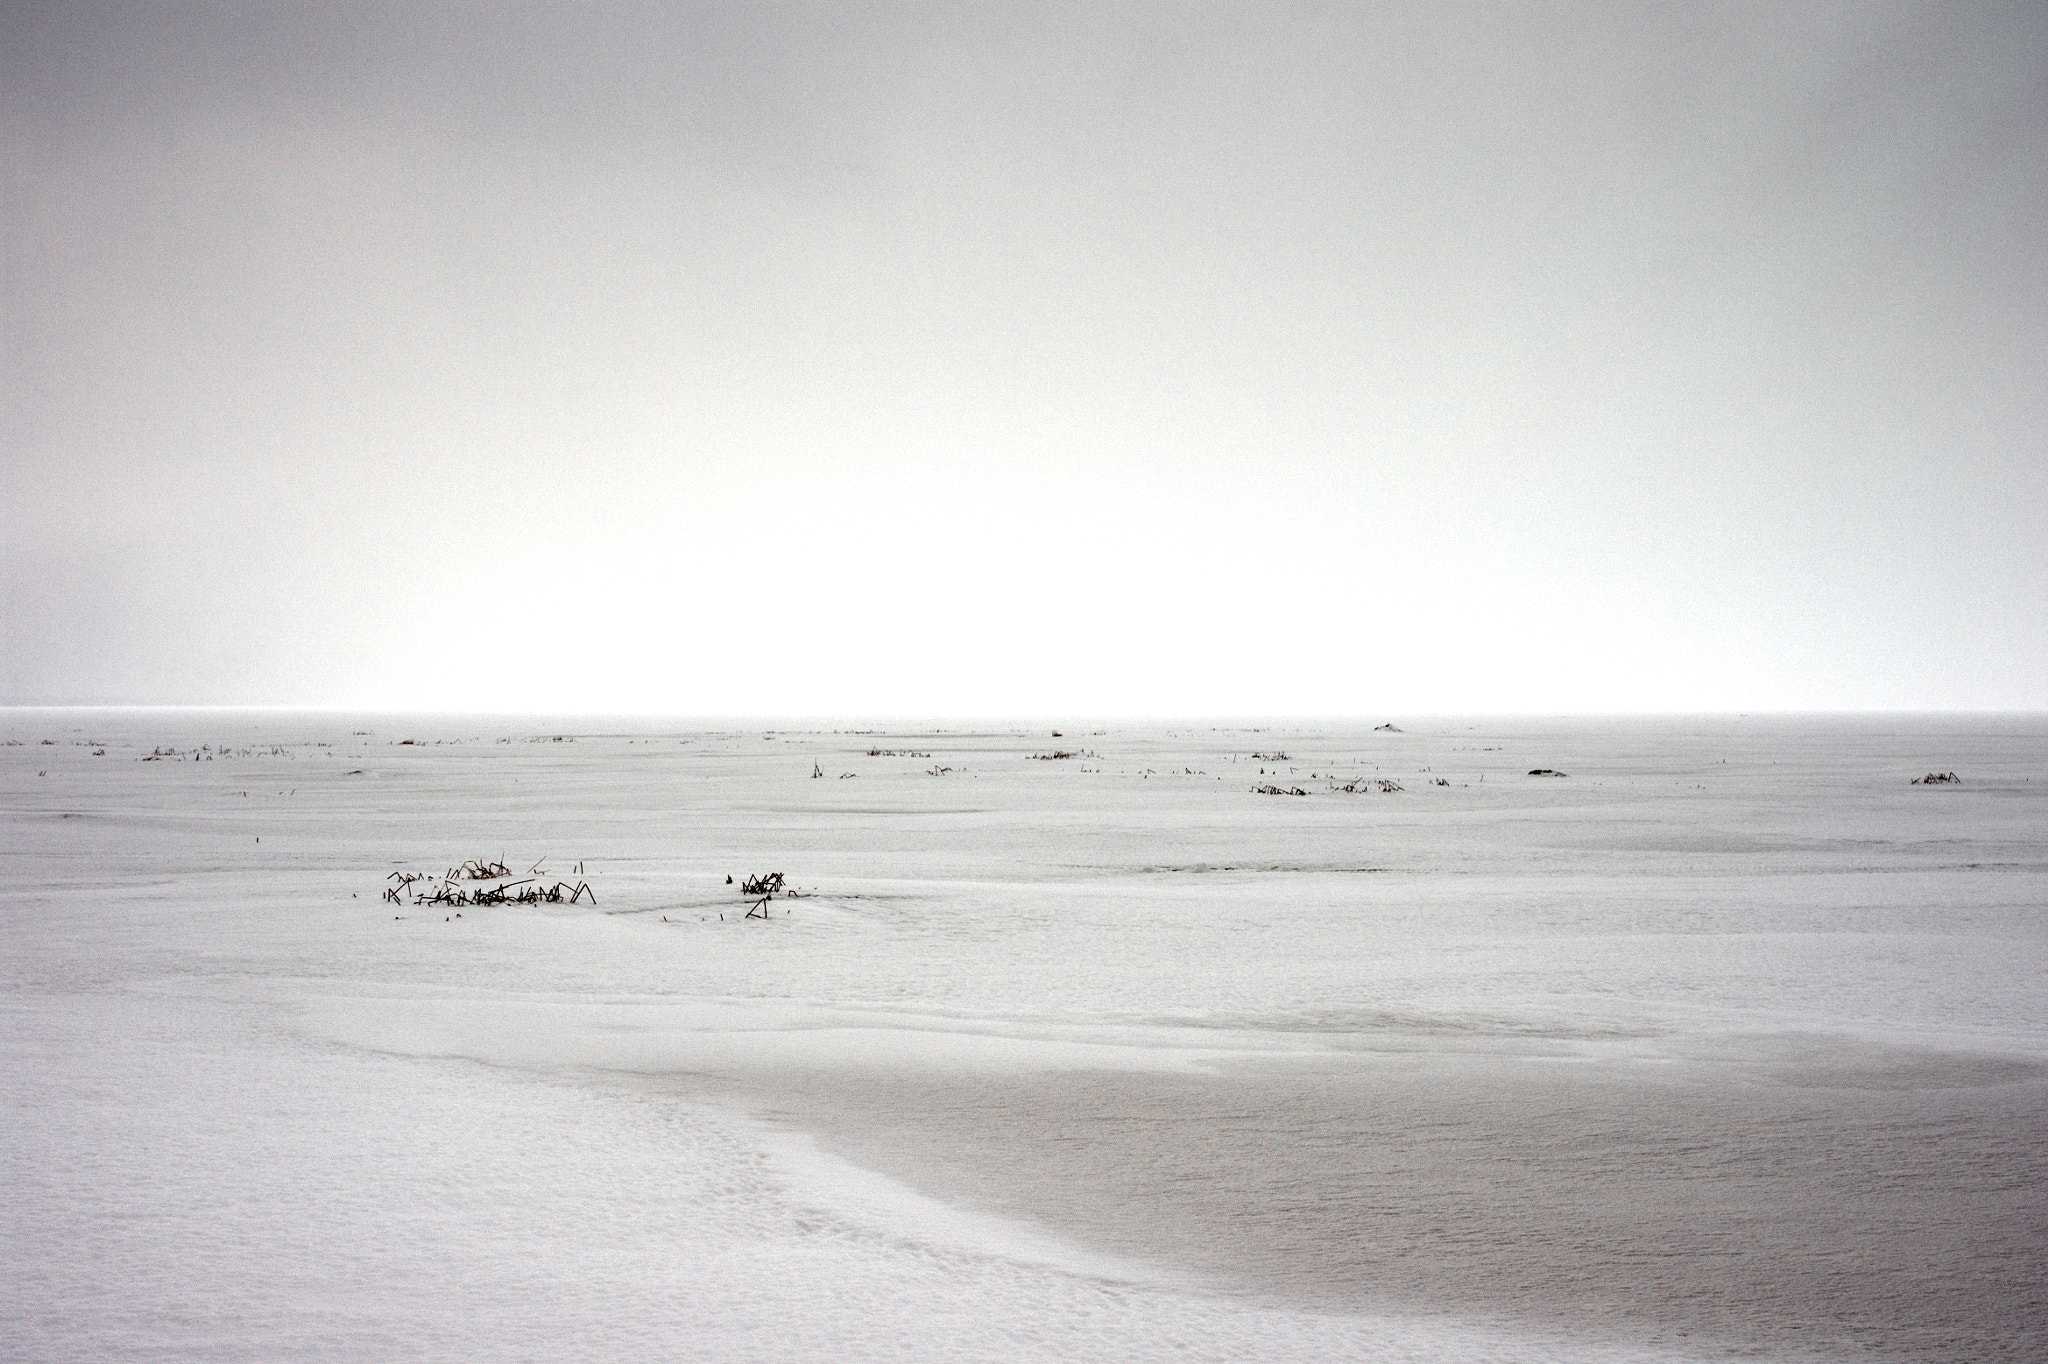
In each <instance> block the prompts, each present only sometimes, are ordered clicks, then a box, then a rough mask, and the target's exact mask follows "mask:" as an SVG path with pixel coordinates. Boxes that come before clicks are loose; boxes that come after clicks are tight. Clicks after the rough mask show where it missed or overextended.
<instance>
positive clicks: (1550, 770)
mask: <svg viewBox="0 0 2048 1364" xmlns="http://www.w3.org/2000/svg"><path fill="white" fill-rule="evenodd" d="M1529 775H1530V776H1532V777H1568V776H1570V775H1571V773H1569V772H1560V771H1558V770H1557V769H1556V768H1554V767H1532V768H1530V769H1529Z"/></svg>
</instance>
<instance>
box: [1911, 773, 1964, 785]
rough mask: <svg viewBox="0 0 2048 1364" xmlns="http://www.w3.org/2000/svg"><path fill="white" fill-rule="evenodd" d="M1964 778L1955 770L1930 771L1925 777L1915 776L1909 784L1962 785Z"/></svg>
mask: <svg viewBox="0 0 2048 1364" xmlns="http://www.w3.org/2000/svg"><path fill="white" fill-rule="evenodd" d="M1962 781H1963V779H1962V778H1961V777H1959V776H1957V775H1956V774H1955V773H1953V772H1929V773H1928V774H1927V775H1926V776H1924V777H1915V778H1913V780H1912V781H1910V782H1908V783H1907V785H1909V786H1960V785H1962Z"/></svg>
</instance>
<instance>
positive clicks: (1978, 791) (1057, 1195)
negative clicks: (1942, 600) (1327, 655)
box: [0, 710, 2048, 1361]
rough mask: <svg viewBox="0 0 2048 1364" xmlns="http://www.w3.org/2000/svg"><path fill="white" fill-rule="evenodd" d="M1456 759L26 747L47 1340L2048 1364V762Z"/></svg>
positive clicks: (554, 725) (755, 1352)
mask: <svg viewBox="0 0 2048 1364" xmlns="http://www.w3.org/2000/svg"><path fill="white" fill-rule="evenodd" d="M1398 723H1399V725H1400V729H1399V730H1398V731H1387V730H1378V729H1375V728H1373V727H1372V725H1371V724H1358V725H1310V724H1300V723H1297V724H1292V725H1289V724H1275V725H1272V726H1263V725H1259V726H1246V725H1231V726H1225V725H1217V726H1210V725H1207V724H1200V725H1196V724H1181V725H1174V726H1164V725H1155V726H1135V725H1130V724H1115V723H1111V724H1097V725H1080V726H1073V725H1069V726H1062V727H1061V729H1062V731H1063V732H1062V733H1061V734H1060V735H1058V736H1055V735H1053V734H1052V733H1051V732H1050V727H1048V726H1043V725H1038V726H1023V725H1012V724H991V725H986V726H981V727H977V728H974V729H972V730H969V729H967V728H964V727H962V726H959V725H954V726H951V727H950V728H935V727H933V726H931V725H916V724H901V725H894V726H891V727H889V728H887V729H886V730H884V729H880V728H875V729H872V730H870V728H869V727H867V726H859V727H857V728H858V729H859V730H860V731H861V732H854V729H855V728H856V727H851V726H843V727H842V728H841V730H840V731H839V732H834V731H833V730H832V729H831V728H830V727H826V728H822V729H820V728H817V727H812V728H810V729H808V730H805V731H803V732H796V731H791V730H788V729H784V728H781V727H777V728H776V729H773V730H769V729H745V730H736V729H732V728H730V727H729V723H728V725H727V727H726V728H723V729H720V728H713V727H707V726H705V725H700V724H691V723H689V722H681V721H657V720H643V719H634V720H622V719H618V718H616V717H608V718H603V719H571V718H565V717H551V718H545V719H532V720H515V719H510V718H506V717H455V716H415V717H402V716H389V715H377V716H349V715H335V714H289V713H281V712H199V711H144V710H122V711H110V710H101V711H89V710H85V711H62V710H13V711H0V741H4V742H5V743H6V746H4V747H0V801H4V805H0V819H4V822H5V828H6V837H5V839H4V842H0V848H4V855H5V857H6V869H5V870H6V877H7V881H6V884H7V887H8V894H7V899H6V905H7V914H8V925H7V929H8V931H7V935H6V938H5V941H4V944H0V971H4V977H0V978H4V980H5V982H6V994H5V998H4V1007H5V1009H6V1011H7V1027H8V1037H9V1047H8V1049H7V1059H6V1061H5V1062H4V1065H0V1087H4V1092H5V1094H6V1098H7V1102H8V1105H9V1122H8V1128H7V1132H6V1135H5V1137H4V1138H0V1161H4V1163H5V1178H6V1187H7V1188H8V1190H9V1191H10V1197H9V1200H8V1203H9V1208H8V1211H7V1213H6V1214H5V1218H4V1222H0V1230H4V1243H0V1244H4V1250H0V1254H4V1256H5V1259H6V1269H7V1273H6V1276H5V1278H6V1284H7V1287H6V1288H5V1289H4V1290H0V1311H4V1320H0V1352H5V1353H6V1356H7V1357H15V1358H24V1359H66V1360H69V1359H121V1360H129V1359H133V1360H142V1359H152V1360H154V1359H208V1360H226V1359H249V1360H256V1359H264V1360H276V1359H301V1358H303V1359H313V1358H319V1359H365V1360H368V1359H389V1358H394V1357H405V1358H418V1359H450V1360H453V1359H479V1358H494V1359H536V1360H542V1359H548V1360H552V1359H585V1358H588V1359H597V1358H604V1359H629V1360H638V1359H646V1360H659V1359H675V1360H740V1359H745V1360H812V1359H827V1358H831V1359H842V1358H843V1359H864V1358H872V1359H901V1360H966V1359H974V1360H1038V1359H1044V1360H1054V1359H1061V1360H1066V1359H1077V1360H1149V1359H1216V1360H1224V1359H1229V1360H1247V1359H1272V1360H1280V1359H1359V1360H1418V1361H1421V1360H1428V1361H1438V1360H1442V1361H1449V1360H1486V1359H1498V1360H1551V1359H1572V1360H1609V1359H1613V1360H1621V1359H1651V1358H1669V1359H1674V1360H1677V1359H1713V1358H1728V1357H1740V1358H1761V1359H1783V1360H1804V1359H1866V1360H1883V1361H1904V1360H1914V1361H1935V1360H1957V1361H1962V1360H2014V1361H2018V1360H2031V1359H2038V1358H2043V1357H2048V1302H2044V1291H2048V1290H2044V1282H2048V1270H2044V1264H2043V1260H2044V1249H2043V1248H2044V1245H2048V1201H2044V1197H2043V1175H2044V1169H2043V1164H2044V1157H2043V1154H2042V1152H2043V1150H2044V1148H2048V991H2044V989H2043V988H2042V986H2043V966H2044V964H2048V961H2044V958H2048V843H2044V838H2048V720H2044V719H2043V718H2042V717H2038V716H2029V717H1932V716H1884V717H1855V718H1851V717H1761V716H1759V717H1732V716H1730V717H1709V718H1695V719H1655V720H1650V719H1549V720H1533V719H1527V718H1517V719H1493V720H1488V719H1451V718H1436V719H1430V718H1415V719H1412V720H1408V719H1403V720H1400V721H1399V722H1398ZM46 740H47V741H49V742H45V741H46ZM408 741H410V742H408ZM1060 753H1065V754H1069V755H1071V756H1065V757H1059V756H1051V755H1055V754H1060ZM1283 755H1284V756H1283ZM1533 768H1544V769H1552V770H1554V771H1557V772H1561V773H1564V774H1566V775H1562V776H1548V775H1546V776H1531V775H1529V773H1530V770H1531V769H1533ZM1951 770H1953V771H1954V772H1956V773H1957V774H1958V776H1959V777H1960V778H1961V780H1960V781H1959V782H1957V783H1955V784H1946V783H1944V784H1937V785H1912V784H1909V783H1910V782H1911V779H1912V778H1915V777H1919V776H1922V775H1923V774H1925V773H1928V772H1948V771H1951ZM1382 782H1386V783H1391V784H1393V785H1395V786H1398V788H1399V789H1398V790H1385V789H1382V788H1381V786H1380V783H1382ZM1258 787H1276V788H1279V789H1280V790H1282V791H1293V790H1295V789H1299V790H1301V791H1302V792H1304V793H1305V794H1302V795H1291V794H1282V795H1272V794H1261V793H1260V792H1259V791H1258V790H1257V789H1256V788H1258ZM1342 787H1350V788H1352V789H1350V790H1344V789H1339V788H1342ZM471 859H476V860H480V861H500V860H502V862H503V863H505V864H506V865H507V866H508V867H509V868H511V869H512V871H513V872H514V873H515V875H514V876H512V877H509V878H505V879H507V880H520V879H525V878H529V877H530V878H531V879H532V880H533V881H535V882H536V883H538V884H541V885H552V884H554V883H555V882H557V881H560V882H563V883H565V884H567V885H569V886H571V887H573V886H574V885H575V884H577V883H587V884H588V885H589V887H590V888H591V889H592V890H593V891H594V892H595V894H596V897H597V898H596V902H595V904H592V903H591V902H590V900H589V899H588V898H587V897H584V898H579V899H578V900H577V901H576V902H575V903H558V904H534V905H495V906H484V907H478V906H475V905H469V906H465V907H456V906H452V905H444V906H428V905H419V904H414V903H412V902H411V901H410V900H409V899H404V900H403V902H402V903H400V904H397V905H393V904H391V903H387V902H386V900H385V899H384V892H385V890H386V889H387V887H389V886H391V885H392V884H393V883H392V881H391V880H390V879H389V878H390V877H391V875H392V874H393V873H405V872H411V871H425V872H430V873H434V874H437V875H439V874H442V873H445V872H447V871H449V870H450V869H452V868H455V867H457V866H459V864H461V863H462V862H464V861H466V860H471ZM768 871H781V872H783V873H784V874H785V875H786V877H787V878H788V882H789V885H790V886H791V887H793V888H794V889H795V890H796V892H797V894H795V895H793V896H787V897H784V898H779V899H775V900H772V901H770V902H769V905H768V907H767V908H768V911H769V917H767V918H765V919H763V918H759V917H756V918H751V919H750V918H745V917H743V916H744V915H745V914H746V913H747V911H748V908H749V905H750V902H749V901H746V900H744V899H742V898H741V897H740V896H739V895H738V893H737V887H736V886H732V885H728V884H727V883H726V877H727V876H728V875H730V876H733V877H735V878H736V879H739V878H743V877H745V876H746V875H748V874H751V873H759V872H768ZM499 883H500V882H498V881H495V880H494V881H484V882H464V883H463V886H464V888H465V889H474V888H475V887H476V886H478V885H485V886H488V885H493V884H499ZM402 898H403V897H402ZM458 915H459V916H460V917H457V916H458Z"/></svg>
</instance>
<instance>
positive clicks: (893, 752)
mask: <svg viewBox="0 0 2048 1364" xmlns="http://www.w3.org/2000/svg"><path fill="white" fill-rule="evenodd" d="M868 756H869V757H870V758H929V757H930V756H931V754H929V753H920V752H918V751H917V750H916V749H914V748H871V749H869V750H868Z"/></svg>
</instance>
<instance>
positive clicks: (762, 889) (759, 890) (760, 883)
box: [740, 871, 791, 919]
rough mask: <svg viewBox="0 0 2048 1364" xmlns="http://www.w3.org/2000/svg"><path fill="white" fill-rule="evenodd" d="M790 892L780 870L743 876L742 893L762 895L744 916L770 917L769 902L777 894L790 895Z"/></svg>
mask: <svg viewBox="0 0 2048 1364" xmlns="http://www.w3.org/2000/svg"><path fill="white" fill-rule="evenodd" d="M790 893H791V892H790V891H789V889H788V888H787V885H786V884H785V880H784V877H783V875H782V873H781V872H779V871H770V872H759V873H756V874H755V875H752V876H746V877H742V878H741V879H740V894H742V895H746V896H755V895H758V896H760V897H761V898H760V899H759V900H756V901H754V903H753V904H752V905H751V906H749V907H748V909H747V912H746V914H744V915H743V916H742V917H743V918H747V919H765V918H767V917H768V902H769V901H770V900H773V899H774V898H775V897H776V896H777V895H788V894H790Z"/></svg>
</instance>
